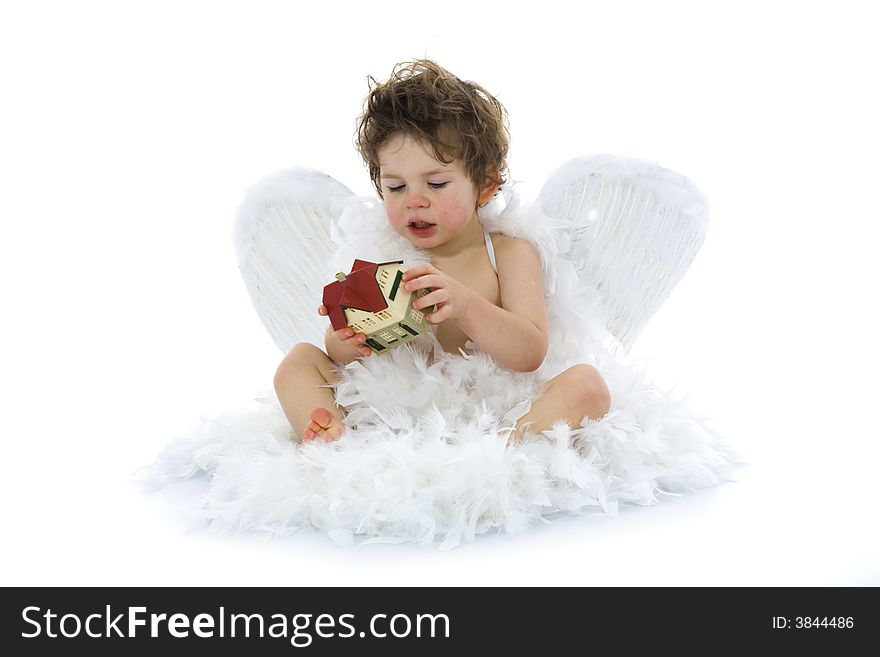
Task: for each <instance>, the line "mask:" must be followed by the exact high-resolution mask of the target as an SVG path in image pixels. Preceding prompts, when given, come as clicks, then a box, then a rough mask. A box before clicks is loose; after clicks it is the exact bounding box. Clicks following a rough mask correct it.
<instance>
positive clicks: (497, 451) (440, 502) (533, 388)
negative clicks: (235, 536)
mask: <svg viewBox="0 0 880 657" xmlns="http://www.w3.org/2000/svg"><path fill="white" fill-rule="evenodd" d="M480 221H481V223H482V224H483V225H484V226H485V227H486V228H487V229H488V230H489V231H490V232H502V233H505V234H508V235H512V236H515V237H520V238H523V239H526V240H528V241H529V242H531V243H532V244H533V245H534V246H535V247H536V249H537V250H538V252H539V254H540V256H541V260H542V265H543V268H544V274H545V290H546V301H547V311H548V316H549V320H550V326H551V338H550V348H549V351H548V355H547V358H546V360H545V362H544V364H543V365H542V366H541V368H540V369H538V370H537V371H536V372H532V373H520V372H511V371H509V370H505V369H503V368H501V367H499V366H498V365H497V364H496V363H495V362H494V360H493V359H492V358H491V357H490V356H489V355H488V354H486V353H484V352H482V351H480V350H479V349H476V348H475V349H473V350H472V353H470V354H467V355H465V354H462V355H453V354H447V353H445V352H444V351H443V349H442V348H441V347H440V345H439V343H438V342H437V340H436V338H435V337H434V335H433V333H429V334H427V335H425V336H423V337H421V338H419V339H418V340H416V341H414V342H412V343H409V344H408V345H404V346H402V347H398V348H397V349H394V350H392V351H391V352H390V353H388V354H384V355H382V356H372V357H370V358H367V359H363V360H361V361H355V362H353V363H351V364H349V365H348V366H346V367H344V368H342V369H340V373H341V377H342V378H341V381H340V383H339V384H338V386H337V388H336V394H337V401H338V403H339V404H340V405H342V406H344V407H345V408H346V411H347V416H346V420H345V423H346V425H347V427H348V429H347V430H346V433H345V435H344V436H343V437H342V438H341V439H340V440H338V441H336V442H333V443H329V444H327V443H323V442H321V441H315V442H311V443H307V444H300V443H298V442H296V441H294V440H293V439H292V436H291V429H290V425H289V424H288V422H287V420H286V418H285V416H284V414H283V412H282V410H281V408H280V406H279V404H278V400H277V398H276V396H275V394H274V391H272V390H271V389H269V390H268V391H267V392H265V393H264V394H262V395H260V396H259V397H257V398H256V400H255V401H256V402H257V405H256V407H255V408H252V409H242V410H240V411H236V412H232V413H227V414H224V415H221V416H220V417H216V418H213V419H210V420H207V421H204V420H203V424H202V426H201V427H200V428H199V429H198V430H197V431H195V432H193V433H192V434H191V435H189V436H185V437H183V438H180V439H177V440H176V441H174V442H172V444H170V445H169V446H168V447H167V448H166V449H165V451H164V452H163V453H162V454H161V455H160V456H159V458H158V459H157V461H156V462H155V463H154V464H153V465H152V466H151V467H150V468H149V469H148V471H147V479H148V480H150V481H152V482H154V483H157V484H163V483H167V482H169V481H172V480H175V479H182V478H188V477H192V476H194V475H200V474H201V475H208V486H207V492H206V495H205V497H204V500H203V509H204V514H205V517H206V519H207V521H208V522H209V523H210V524H211V526H212V527H213V528H214V529H236V530H241V529H250V530H267V531H270V532H274V533H280V534H287V533H291V532H293V531H296V530H298V529H301V528H316V529H320V530H324V531H326V532H327V533H328V534H329V536H330V537H331V538H333V539H334V540H335V541H336V542H338V543H340V544H351V543H352V542H354V540H355V537H356V536H362V537H366V539H367V540H368V541H369V542H378V541H384V542H401V541H416V542H420V543H430V542H433V541H438V540H439V541H440V547H441V549H447V548H451V547H454V546H456V545H458V544H459V543H461V542H462V541H472V540H474V538H475V536H476V535H477V534H481V533H483V532H487V531H492V530H499V529H503V530H504V531H507V532H511V533H514V532H520V531H523V530H525V529H526V528H527V527H529V526H530V525H531V524H532V523H534V522H535V521H536V520H539V519H542V518H548V517H552V516H554V515H558V514H560V513H576V512H581V511H582V510H588V509H593V510H597V511H599V512H602V513H606V514H616V513H617V510H618V505H619V504H621V503H624V504H639V505H646V504H653V503H655V502H657V501H658V497H659V495H661V494H664V493H667V494H677V493H680V492H682V491H689V490H695V489H699V488H703V487H707V486H714V485H717V484H719V483H720V481H722V480H724V479H729V478H730V477H729V473H730V472H731V471H732V467H733V465H734V463H736V462H737V461H738V459H737V458H736V455H735V453H734V452H733V451H732V450H731V449H730V447H728V446H727V445H725V444H724V442H723V441H722V440H721V439H720V437H719V436H718V435H717V434H716V433H715V432H713V431H712V430H711V429H709V428H708V427H707V426H706V424H705V422H704V421H703V420H702V419H701V418H698V417H695V416H694V415H693V413H692V411H691V410H690V409H689V408H688V406H687V404H686V403H685V402H684V401H682V400H676V399H673V397H672V396H671V395H670V394H669V393H667V392H665V391H662V390H660V389H658V388H657V387H655V386H654V385H653V384H651V383H650V382H649V381H647V379H646V377H645V374H644V372H643V371H641V372H640V371H638V370H637V369H636V368H634V367H633V366H631V365H628V364H627V363H626V362H625V356H624V353H623V350H622V349H621V348H620V345H619V343H617V341H616V340H615V339H614V337H613V336H611V334H610V333H608V332H607V331H606V330H605V328H604V326H605V318H604V310H603V306H602V303H601V300H600V297H599V295H598V294H597V292H596V290H595V289H594V288H592V287H590V286H587V285H584V284H583V283H580V282H579V281H578V279H577V276H576V274H575V272H574V269H573V267H572V265H571V264H570V262H569V261H568V260H567V259H566V257H565V254H560V253H558V251H557V247H556V246H555V243H554V239H553V233H552V224H551V223H550V222H549V221H548V220H547V219H546V218H545V217H543V216H542V215H541V213H540V210H539V208H538V207H537V205H536V204H521V203H520V202H519V201H518V199H517V198H516V197H515V196H514V195H512V194H510V193H509V192H508V193H507V196H506V197H505V198H499V199H498V200H497V201H496V202H493V204H490V206H489V207H488V208H486V209H484V210H481V214H480ZM331 235H332V238H333V241H334V243H335V244H337V245H338V247H339V248H338V250H337V253H336V254H335V256H334V257H333V259H332V260H331V262H330V263H328V269H327V275H328V276H327V280H332V274H333V273H335V272H336V271H347V268H348V267H350V265H351V262H352V261H353V260H354V258H361V259H365V260H372V261H374V262H378V261H382V260H393V259H403V260H404V261H405V266H410V265H412V264H414V263H416V262H425V261H427V260H428V258H427V254H425V253H424V252H420V251H418V250H417V249H415V248H414V247H412V246H411V245H410V244H409V242H407V241H406V240H405V239H404V238H402V237H400V236H399V235H397V234H396V233H394V231H393V230H392V229H391V228H390V227H389V226H388V225H387V221H386V220H385V218H384V212H383V211H382V208H381V207H380V206H378V205H377V204H376V203H375V202H371V201H367V200H365V199H355V200H354V201H352V202H351V203H349V205H348V206H347V208H346V209H345V211H344V212H343V213H342V216H341V217H340V218H339V221H338V222H337V223H336V224H335V225H334V227H333V230H332V233H331ZM302 310H303V311H304V312H309V311H311V310H312V309H311V308H309V309H302ZM429 353H433V356H434V361H433V363H431V364H429V359H428V354H429ZM279 360H280V359H279ZM575 363H590V364H592V365H594V366H595V367H596V368H597V369H598V370H599V371H600V372H601V373H602V375H603V376H604V378H605V380H606V382H607V384H608V387H609V389H610V391H611V396H612V409H611V412H610V413H609V414H608V415H607V416H606V417H604V418H602V419H600V420H598V421H592V420H589V419H585V421H584V422H582V423H581V425H580V426H576V427H569V426H567V425H566V424H565V423H564V422H562V421H560V422H557V423H556V424H555V425H554V427H553V428H552V429H551V430H550V431H547V432H545V434H544V435H541V436H530V437H528V439H527V440H525V441H524V442H523V443H521V444H519V445H516V446H514V445H511V444H508V442H507V434H508V433H509V431H510V429H511V428H512V427H513V425H514V423H515V422H516V420H518V419H519V418H520V417H521V416H522V415H524V414H525V413H526V412H528V410H529V408H530V404H531V401H532V400H533V399H535V398H536V396H537V394H538V393H539V391H540V389H541V387H542V386H543V384H544V383H545V382H546V381H547V380H549V379H550V378H552V377H553V376H555V375H557V374H559V373H560V372H562V371H564V370H565V369H566V368H567V367H569V366H570V365H573V364H575Z"/></svg>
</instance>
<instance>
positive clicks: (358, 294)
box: [323, 260, 391, 331]
mask: <svg viewBox="0 0 880 657" xmlns="http://www.w3.org/2000/svg"><path fill="white" fill-rule="evenodd" d="M381 264H383V265H387V264H391V263H387V262H383V263H381ZM378 269H379V265H378V264H376V263H374V262H367V261H366V260H355V261H354V263H353V264H352V265H351V273H350V274H349V275H348V276H347V277H346V279H345V280H344V281H334V282H333V283H330V284H329V285H325V286H324V300H323V303H324V305H325V306H326V307H327V311H328V313H329V315H330V323H331V324H332V325H333V330H335V331H338V330H339V329H342V328H345V327H346V326H348V321H346V319H345V308H356V309H358V310H363V311H366V312H368V313H377V312H379V311H382V310H385V309H386V308H387V307H388V302H387V301H386V300H385V295H384V294H382V290H381V288H380V287H379V281H377V280H376V272H377V271H378Z"/></svg>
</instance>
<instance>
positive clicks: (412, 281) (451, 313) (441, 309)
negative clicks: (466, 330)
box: [403, 263, 474, 324]
mask: <svg viewBox="0 0 880 657" xmlns="http://www.w3.org/2000/svg"><path fill="white" fill-rule="evenodd" d="M403 280H404V281H405V283H404V285H403V289H405V290H407V291H408V292H415V291H416V290H420V289H422V288H426V289H430V290H432V291H431V292H429V293H428V294H426V295H425V296H423V297H420V298H418V299H416V300H415V301H413V308H415V309H416V310H421V309H422V308H428V307H429V306H433V305H434V304H436V305H437V310H436V312H433V313H431V314H430V315H428V318H427V319H428V321H429V322H430V323H432V324H439V323H440V322H444V321H446V320H447V319H456V318H458V317H463V316H464V315H465V314H466V313H467V309H468V306H469V305H470V302H471V299H472V298H473V295H474V291H473V290H471V289H470V288H469V287H467V286H466V285H462V284H461V283H459V282H458V281H457V280H455V279H454V278H452V277H451V276H448V275H447V274H444V273H443V272H442V271H440V270H439V269H437V268H436V267H435V266H434V265H432V264H430V263H425V264H421V265H414V266H412V267H410V268H409V269H407V270H406V271H405V272H404V274H403Z"/></svg>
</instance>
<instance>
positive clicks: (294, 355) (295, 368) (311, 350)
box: [274, 342, 324, 390]
mask: <svg viewBox="0 0 880 657" xmlns="http://www.w3.org/2000/svg"><path fill="white" fill-rule="evenodd" d="M321 356H324V352H323V351H321V350H320V349H319V348H318V347H316V346H315V345H313V344H311V343H309V342H299V343H297V344H295V345H293V348H292V349H291V350H290V351H288V352H287V355H286V356H285V357H284V359H283V360H282V361H281V364H280V365H279V366H278V369H277V370H276V371H275V381H274V384H275V390H278V388H279V387H280V386H284V384H285V383H286V382H287V381H289V380H290V378H291V376H293V375H295V374H296V372H299V371H302V368H303V367H308V366H310V365H316V364H317V363H318V362H319V360H320V358H321Z"/></svg>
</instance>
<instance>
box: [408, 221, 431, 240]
mask: <svg viewBox="0 0 880 657" xmlns="http://www.w3.org/2000/svg"><path fill="white" fill-rule="evenodd" d="M408 227H409V231H410V232H411V233H412V234H413V235H415V236H416V237H428V236H429V235H432V234H433V233H434V224H431V223H428V222H427V221H413V222H411V223H410V224H409V226H408Z"/></svg>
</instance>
